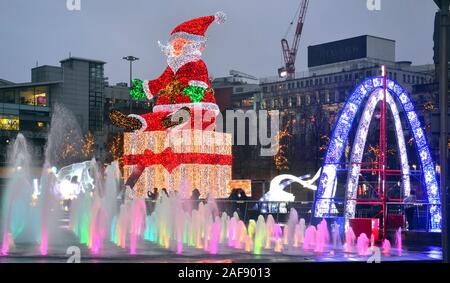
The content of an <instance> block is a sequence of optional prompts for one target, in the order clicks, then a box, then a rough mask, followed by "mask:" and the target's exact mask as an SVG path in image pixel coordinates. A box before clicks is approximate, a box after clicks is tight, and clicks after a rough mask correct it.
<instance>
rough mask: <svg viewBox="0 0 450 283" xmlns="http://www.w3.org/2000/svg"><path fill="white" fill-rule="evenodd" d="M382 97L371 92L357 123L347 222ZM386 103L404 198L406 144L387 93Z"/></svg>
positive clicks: (407, 190) (379, 92) (406, 187)
mask: <svg viewBox="0 0 450 283" xmlns="http://www.w3.org/2000/svg"><path fill="white" fill-rule="evenodd" d="M383 95H384V94H383V90H382V89H379V90H377V91H374V92H372V94H371V95H370V97H369V99H368V101H367V104H366V106H365V108H364V112H363V113H362V115H361V120H360V121H359V125H358V130H357V132H356V137H355V142H354V144H353V148H352V152H351V155H350V156H351V157H350V169H349V174H348V177H347V185H346V188H347V195H346V205H345V218H346V220H347V221H348V219H351V218H354V217H355V207H356V197H357V187H358V182H359V173H360V171H361V164H360V163H361V161H362V157H363V153H364V148H365V144H366V140H367V133H368V131H369V127H370V123H371V120H372V116H373V113H374V111H375V107H376V106H377V104H378V103H379V102H380V101H381V100H382V99H383ZM386 102H387V105H389V108H390V109H391V113H392V115H393V117H394V125H395V133H396V137H397V145H398V150H399V157H400V165H401V176H402V186H403V192H404V195H405V196H409V193H410V190H411V186H410V178H409V164H408V156H407V154H406V143H405V137H404V136H403V129H402V123H401V120H400V115H399V112H398V109H397V105H396V104H395V101H394V99H393V97H392V95H391V94H390V93H389V92H387V93H386Z"/></svg>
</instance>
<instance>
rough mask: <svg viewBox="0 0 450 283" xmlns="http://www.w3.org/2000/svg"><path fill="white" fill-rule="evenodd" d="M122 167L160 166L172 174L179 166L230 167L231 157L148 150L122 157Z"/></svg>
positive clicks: (167, 150) (169, 149) (169, 150)
mask: <svg viewBox="0 0 450 283" xmlns="http://www.w3.org/2000/svg"><path fill="white" fill-rule="evenodd" d="M123 162H124V165H138V166H141V167H149V166H152V165H158V164H160V165H162V166H164V168H166V169H167V171H169V173H172V171H173V170H174V169H175V168H177V167H178V166H179V165H180V164H209V165H231V164H232V156H231V155H224V154H215V153H192V152H191V153H189V152H188V153H176V152H173V150H172V148H171V147H168V148H166V149H165V150H163V151H162V152H160V153H154V152H153V151H151V150H150V149H146V150H144V153H143V154H130V155H124V157H123Z"/></svg>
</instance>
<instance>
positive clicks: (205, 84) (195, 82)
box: [189, 80, 208, 89]
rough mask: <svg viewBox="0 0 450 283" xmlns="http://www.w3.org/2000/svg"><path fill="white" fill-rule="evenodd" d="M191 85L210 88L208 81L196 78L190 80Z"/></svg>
mask: <svg viewBox="0 0 450 283" xmlns="http://www.w3.org/2000/svg"><path fill="white" fill-rule="evenodd" d="M189 85H190V86H198V87H201V88H205V89H206V88H208V84H207V83H205V82H202V81H196V80H192V81H189Z"/></svg>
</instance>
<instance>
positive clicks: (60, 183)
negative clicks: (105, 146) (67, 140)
mask: <svg viewBox="0 0 450 283" xmlns="http://www.w3.org/2000/svg"><path fill="white" fill-rule="evenodd" d="M95 168H96V161H95V159H92V160H91V161H85V162H81V163H74V164H71V165H68V166H65V167H62V168H61V169H60V170H59V171H58V173H55V176H56V192H57V193H58V194H60V195H61V197H62V198H63V199H73V198H76V196H77V195H78V194H79V193H81V192H83V193H84V192H87V191H91V190H93V189H94V188H95V185H94V178H93V177H92V176H93V175H94V174H95Z"/></svg>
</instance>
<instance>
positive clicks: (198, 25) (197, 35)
mask: <svg viewBox="0 0 450 283" xmlns="http://www.w3.org/2000/svg"><path fill="white" fill-rule="evenodd" d="M225 20H226V15H225V13H224V12H217V13H216V14H215V15H214V16H205V17H200V18H195V19H192V20H189V21H186V22H184V23H182V24H179V25H178V26H176V27H175V28H174V29H173V30H172V32H171V36H170V41H172V40H173V39H175V38H179V37H182V38H185V39H188V40H191V41H205V40H206V37H205V33H206V31H207V30H208V27H209V25H210V24H211V23H213V22H216V23H217V24H222V23H224V22H225Z"/></svg>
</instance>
